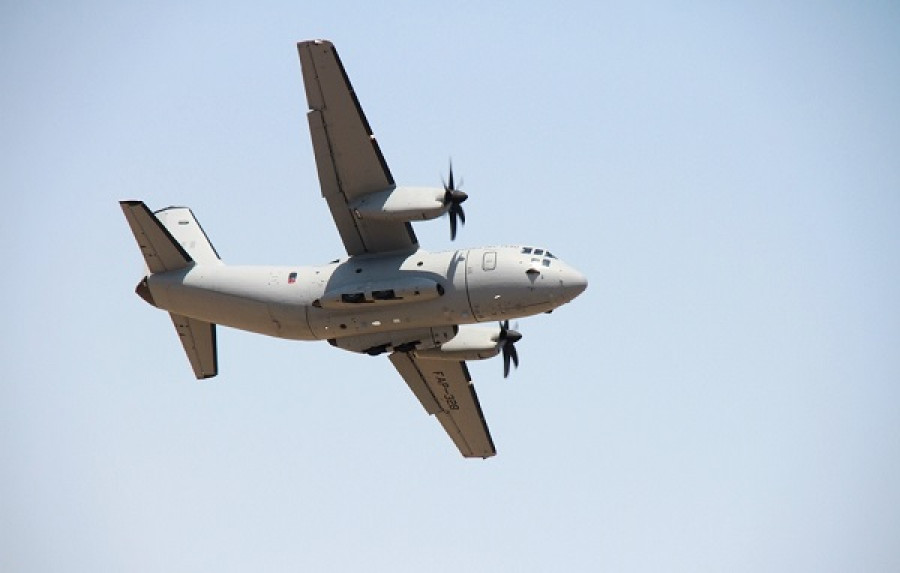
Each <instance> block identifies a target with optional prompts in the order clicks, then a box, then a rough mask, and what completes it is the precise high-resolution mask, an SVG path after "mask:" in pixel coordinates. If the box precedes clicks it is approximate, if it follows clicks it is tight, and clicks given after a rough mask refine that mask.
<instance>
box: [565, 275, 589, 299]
mask: <svg viewBox="0 0 900 573" xmlns="http://www.w3.org/2000/svg"><path fill="white" fill-rule="evenodd" d="M587 284H588V281H587V277H585V276H584V275H583V274H581V273H579V272H578V271H576V270H575V269H572V268H570V269H569V272H568V273H566V278H565V279H564V286H565V289H566V294H567V295H568V298H569V300H572V299H574V298H575V297H577V296H578V295H580V294H581V293H583V292H584V290H585V289H586V288H587Z"/></svg>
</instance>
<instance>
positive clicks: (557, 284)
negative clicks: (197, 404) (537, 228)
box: [120, 40, 587, 458]
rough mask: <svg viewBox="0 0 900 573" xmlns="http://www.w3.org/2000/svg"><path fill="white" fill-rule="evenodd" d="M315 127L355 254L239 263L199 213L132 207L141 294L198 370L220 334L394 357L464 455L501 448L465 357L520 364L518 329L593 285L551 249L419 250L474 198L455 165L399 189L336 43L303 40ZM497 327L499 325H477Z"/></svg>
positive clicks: (206, 364)
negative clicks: (302, 261) (434, 225)
mask: <svg viewBox="0 0 900 573" xmlns="http://www.w3.org/2000/svg"><path fill="white" fill-rule="evenodd" d="M297 48H298V50H299V52H300V63H301V68H302V71H303V81H304V84H305V87H306V99H307V102H308V104H309V108H310V111H309V113H308V116H307V117H308V120H309V129H310V133H311V135H312V144H313V151H314V153H315V158H316V167H317V168H318V173H319V182H320V184H321V187H322V195H323V196H324V197H325V200H326V202H327V203H328V207H329V208H330V210H331V215H332V217H333V218H334V222H335V225H337V229H338V231H339V233H340V236H341V239H342V240H343V242H344V248H345V249H346V250H347V255H348V257H346V258H344V259H339V260H336V261H333V262H331V263H329V264H325V265H318V266H284V267H264V266H252V267H251V266H229V265H225V264H224V263H223V262H222V261H221V259H220V258H219V255H218V253H217V252H216V250H215V249H214V248H213V246H212V244H211V243H210V242H209V239H208V238H207V236H206V234H205V232H204V231H203V229H202V228H201V227H200V224H199V223H198V222H197V219H196V218H195V217H194V215H193V213H192V212H191V210H190V209H188V208H185V207H169V208H166V209H162V210H160V211H156V212H155V213H154V212H151V211H150V210H149V209H148V208H147V206H146V205H145V204H144V203H143V202H141V201H122V202H121V203H120V204H121V207H122V210H123V211H124V213H125V217H126V219H127V220H128V224H129V226H130V227H131V230H132V232H133V233H134V236H135V239H136V240H137V243H138V246H139V247H140V249H141V253H142V254H143V256H144V259H145V261H146V263H147V273H146V276H145V277H144V278H143V279H142V280H141V281H140V283H139V284H138V286H137V289H136V292H137V294H138V295H140V296H141V298H143V299H144V300H145V301H147V302H148V303H150V304H151V305H153V306H155V307H157V308H160V309H162V310H165V311H168V312H169V314H170V316H171V317H172V322H173V323H174V324H175V330H176V331H177V333H178V336H179V338H180V339H181V343H182V345H183V346H184V350H185V352H186V353H187V356H188V359H189V360H190V363H191V366H192V367H193V369H194V374H195V375H196V376H197V378H199V379H203V378H210V377H212V376H215V375H216V374H217V373H218V360H217V350H216V325H217V324H221V325H224V326H230V327H233V328H240V329H243V330H248V331H251V332H257V333H260V334H267V335H269V336H277V337H280V338H289V339H295V340H327V341H328V342H329V343H331V345H332V346H336V347H338V348H342V349H344V350H349V351H352V352H359V353H365V354H370V355H373V356H375V355H379V354H385V353H387V354H388V358H389V359H390V361H391V363H393V365H394V367H395V368H396V369H397V371H398V372H399V373H400V375H401V376H402V377H403V379H404V380H405V381H406V383H407V384H408V385H409V388H410V390H412V392H413V394H415V396H416V398H418V400H419V401H420V402H421V403H422V406H424V407H425V411H426V412H428V413H429V414H434V415H435V416H437V418H438V420H439V421H440V422H441V425H442V426H443V427H444V430H446V432H447V433H448V434H449V435H450V437H451V438H452V439H453V442H454V443H455V444H456V446H457V447H458V448H459V450H460V452H462V454H463V456H466V457H482V458H486V457H489V456H493V455H494V454H495V453H496V450H495V449H494V443H493V440H492V439H491V435H490V432H489V431H488V427H487V424H486V423H485V420H484V416H483V414H482V411H481V406H480V404H479V402H478V397H477V395H476V394H475V389H474V387H473V386H472V383H471V378H470V376H469V370H468V368H467V367H466V360H481V359H485V358H491V357H493V356H497V355H499V354H502V356H503V368H504V376H506V375H508V374H509V369H510V363H511V362H512V364H515V365H518V362H519V359H518V354H517V352H516V349H515V346H514V344H515V343H516V342H517V341H518V340H519V339H520V338H521V335H520V334H519V333H518V332H516V331H515V330H513V329H511V328H510V327H509V319H510V318H517V317H523V316H529V315H533V314H538V313H542V312H550V311H552V310H553V309H554V308H556V307H558V306H560V305H562V304H564V303H567V302H569V301H570V300H572V299H574V298H575V297H576V296H578V295H579V294H580V293H581V292H582V291H583V290H584V289H585V288H586V286H587V280H586V279H585V277H584V276H582V275H581V274H580V273H579V272H578V271H576V270H575V269H574V268H572V267H570V266H569V265H567V264H565V263H564V262H562V261H561V260H560V259H558V258H556V257H555V256H553V255H552V254H551V253H550V251H548V250H547V249H545V248H541V247H540V246H522V245H517V246H498V247H482V248H472V249H463V250H451V251H444V252H428V251H425V250H424V249H421V248H419V243H418V241H417V240H416V235H415V233H414V232H413V229H412V226H411V224H410V222H411V221H418V220H427V219H434V218H437V217H440V216H442V215H445V214H447V215H449V219H450V229H451V238H455V235H456V231H457V221H459V222H460V223H463V222H465V215H464V213H463V211H462V207H461V204H462V202H463V201H465V200H466V198H467V196H466V194H465V193H463V192H462V191H460V190H458V189H456V188H455V182H454V178H453V167H452V165H451V167H450V173H449V176H448V179H447V181H446V183H445V184H444V186H443V187H442V188H427V187H398V186H397V185H395V183H394V178H393V176H392V175H391V172H390V170H389V169H388V166H387V163H386V162H385V160H384V157H383V156H382V154H381V150H380V148H379V147H378V143H377V142H376V141H375V137H374V136H373V134H372V130H371V128H370V127H369V122H368V121H367V120H366V117H365V115H363V111H362V108H361V107H360V105H359V101H358V100H357V98H356V94H355V92H354V91H353V87H352V86H351V85H350V80H349V79H348V77H347V74H346V72H345V71H344V68H343V65H342V64H341V61H340V59H339V58H338V55H337V52H336V51H335V49H334V46H333V45H332V44H331V42H328V41H325V40H315V41H307V42H300V43H299V44H298V45H297ZM477 323H489V324H477Z"/></svg>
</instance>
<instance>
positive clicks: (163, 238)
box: [119, 201, 194, 273]
mask: <svg viewBox="0 0 900 573" xmlns="http://www.w3.org/2000/svg"><path fill="white" fill-rule="evenodd" d="M119 205H120V206H121V207H122V212H123V213H125V218H126V219H127V220H128V225H129V226H130V227H131V232H132V233H133V234H134V238H135V240H136V241H137V244H138V247H140V248H141V254H142V255H144V260H145V261H147V268H148V269H150V272H151V273H162V272H166V271H174V270H178V269H183V268H184V267H186V266H188V265H190V264H191V263H193V262H194V260H193V259H192V258H191V256H190V255H189V254H188V253H187V251H185V250H184V248H183V247H182V246H181V244H180V243H179V242H178V241H176V240H175V238H174V237H172V234H171V233H169V231H168V230H167V229H166V228H165V226H163V224H162V223H161V222H160V221H159V219H157V218H156V216H155V215H154V214H153V213H152V212H150V209H148V208H147V206H146V205H144V202H143V201H120V202H119Z"/></svg>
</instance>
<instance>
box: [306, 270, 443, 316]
mask: <svg viewBox="0 0 900 573" xmlns="http://www.w3.org/2000/svg"><path fill="white" fill-rule="evenodd" d="M443 294H444V287H443V286H441V284H440V283H438V282H437V281H434V280H431V279H428V278H425V277H409V278H406V279H401V280H396V281H389V282H366V283H361V284H357V285H347V286H342V287H339V288H334V289H331V290H329V291H326V292H325V294H324V295H322V298H320V299H318V300H316V301H315V302H313V306H317V307H319V308H338V309H347V308H352V307H356V308H359V306H360V305H365V304H377V305H379V306H381V305H391V304H403V303H411V302H423V301H426V300H433V299H436V298H438V297H440V296H443Z"/></svg>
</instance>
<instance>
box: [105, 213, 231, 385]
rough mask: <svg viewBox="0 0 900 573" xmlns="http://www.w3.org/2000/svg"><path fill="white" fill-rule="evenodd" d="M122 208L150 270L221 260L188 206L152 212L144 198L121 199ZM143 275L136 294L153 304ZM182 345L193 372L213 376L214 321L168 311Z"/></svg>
mask: <svg viewBox="0 0 900 573" xmlns="http://www.w3.org/2000/svg"><path fill="white" fill-rule="evenodd" d="M119 205H120V206H121V207H122V212H123V213H125V218H126V219H127V220H128V225H129V226H130V227H131V232H132V233H134V238H135V240H136V241H137V244H138V246H139V247H140V248H141V254H143V255H144V260H145V261H147V268H148V269H149V270H150V273H151V274H152V273H162V272H166V271H174V270H178V269H183V268H185V267H188V266H190V265H193V264H195V263H197V264H219V265H221V264H222V261H221V260H220V259H219V255H218V254H217V253H216V250H215V249H214V248H213V246H212V244H210V242H209V239H207V238H206V233H204V232H203V229H202V228H201V227H200V224H199V223H198V222H197V219H196V218H194V214H193V213H191V210H190V209H187V208H185V207H169V208H168V209H163V210H162V211H159V212H158V213H157V214H154V213H152V212H151V211H150V209H148V208H147V206H146V205H145V204H144V203H143V201H120V202H119ZM147 283H148V279H147V277H144V280H142V281H141V282H140V283H139V284H138V287H137V290H136V292H137V294H139V295H140V296H141V298H143V299H144V300H146V301H147V302H149V303H150V304H152V305H153V306H156V303H155V302H154V301H153V296H152V295H151V294H150V287H149V286H148V284H147ZM169 315H170V316H171V317H172V323H173V324H174V325H175V331H176V332H177V333H178V338H179V339H180V340H181V344H182V346H183V347H184V351H185V353H186V354H187V357H188V360H189V361H190V363H191V368H193V370H194V375H195V376H196V377H197V378H199V379H203V378H212V377H213V376H215V375H216V374H218V372H219V364H218V353H217V346H216V325H215V324H212V323H210V322H205V321H202V320H197V319H195V318H190V317H187V316H182V315H179V314H175V313H169Z"/></svg>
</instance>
